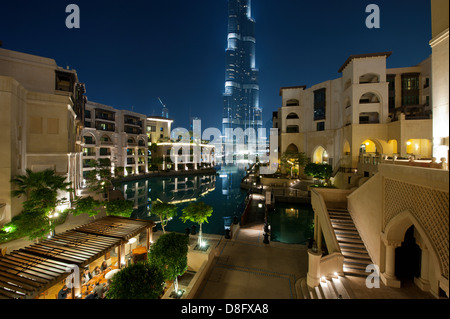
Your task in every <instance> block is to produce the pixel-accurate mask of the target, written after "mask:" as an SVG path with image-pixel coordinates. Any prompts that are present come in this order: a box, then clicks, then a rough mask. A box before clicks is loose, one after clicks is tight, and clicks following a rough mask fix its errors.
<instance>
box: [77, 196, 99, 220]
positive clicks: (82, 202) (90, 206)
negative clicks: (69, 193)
mask: <svg viewBox="0 0 450 319" xmlns="http://www.w3.org/2000/svg"><path fill="white" fill-rule="evenodd" d="M104 204H105V203H104V202H102V201H99V200H96V199H94V198H93V197H92V196H88V197H82V198H81V197H77V198H75V200H74V202H73V203H72V209H71V210H70V212H71V213H72V215H74V216H79V215H81V214H88V216H89V217H95V216H97V214H98V213H99V212H100V209H101V207H102V206H103V205H104Z"/></svg>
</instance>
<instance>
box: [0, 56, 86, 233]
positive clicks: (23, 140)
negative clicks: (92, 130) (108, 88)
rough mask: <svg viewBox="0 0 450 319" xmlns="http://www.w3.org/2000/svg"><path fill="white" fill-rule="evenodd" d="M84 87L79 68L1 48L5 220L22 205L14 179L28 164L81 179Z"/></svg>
mask: <svg viewBox="0 0 450 319" xmlns="http://www.w3.org/2000/svg"><path fill="white" fill-rule="evenodd" d="M84 91H85V88H84V85H83V84H81V83H79V80H78V77H77V73H76V71H75V70H70V69H68V68H67V69H64V68H61V67H59V66H58V65H57V64H56V62H55V61H54V60H53V59H49V58H45V57H39V56H34V55H30V54H26V53H20V52H15V51H11V50H6V49H1V48H0V114H1V115H0V125H1V127H2V134H0V145H1V149H2V156H0V225H3V224H5V223H7V222H9V221H10V220H11V218H12V217H14V216H16V215H18V214H19V213H20V212H21V210H22V207H21V201H20V200H19V199H16V198H11V183H10V180H11V178H13V177H14V176H16V175H22V174H25V169H31V170H33V171H40V170H44V169H48V168H50V169H54V170H55V171H56V172H57V173H58V174H60V175H64V176H67V178H68V180H69V181H70V182H72V183H73V184H74V186H75V185H76V184H77V174H76V167H77V162H76V161H77V157H76V153H78V152H80V149H79V146H77V145H76V143H75V142H76V140H77V139H78V138H79V136H80V133H81V126H82V122H83V116H84V113H83V112H84V103H85V98H84Z"/></svg>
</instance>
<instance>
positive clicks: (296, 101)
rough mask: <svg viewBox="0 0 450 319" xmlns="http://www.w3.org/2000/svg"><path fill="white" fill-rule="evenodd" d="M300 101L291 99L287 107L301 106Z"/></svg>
mask: <svg viewBox="0 0 450 319" xmlns="http://www.w3.org/2000/svg"><path fill="white" fill-rule="evenodd" d="M299 105H300V101H299V100H297V99H291V100H288V101H287V102H286V106H299Z"/></svg>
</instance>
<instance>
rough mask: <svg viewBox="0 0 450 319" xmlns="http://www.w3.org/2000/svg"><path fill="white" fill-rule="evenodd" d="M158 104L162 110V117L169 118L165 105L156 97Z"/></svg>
mask: <svg viewBox="0 0 450 319" xmlns="http://www.w3.org/2000/svg"><path fill="white" fill-rule="evenodd" d="M158 100H159V103H161V105H162V107H163V109H162V117H165V118H169V110H168V109H167V107H166V105H165V104H164V103H163V101H161V99H160V98H159V97H158Z"/></svg>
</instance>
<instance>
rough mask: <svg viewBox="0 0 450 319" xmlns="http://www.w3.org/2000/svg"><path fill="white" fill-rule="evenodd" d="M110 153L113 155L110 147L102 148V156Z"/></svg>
mask: <svg viewBox="0 0 450 319" xmlns="http://www.w3.org/2000/svg"><path fill="white" fill-rule="evenodd" d="M109 155H111V151H110V149H109V148H101V149H100V156H109Z"/></svg>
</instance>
